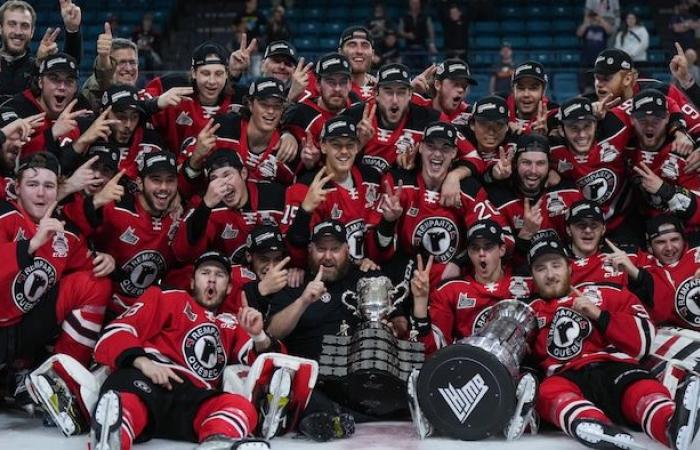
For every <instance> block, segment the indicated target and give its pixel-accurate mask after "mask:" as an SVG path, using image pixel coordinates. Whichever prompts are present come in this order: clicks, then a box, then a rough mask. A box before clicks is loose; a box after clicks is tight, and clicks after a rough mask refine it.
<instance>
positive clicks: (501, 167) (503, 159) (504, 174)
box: [493, 146, 514, 180]
mask: <svg viewBox="0 0 700 450" xmlns="http://www.w3.org/2000/svg"><path fill="white" fill-rule="evenodd" d="M498 155H499V158H498V161H496V164H495V165H494V166H493V178H494V179H495V180H505V179H507V178H510V175H511V173H512V172H513V164H512V161H513V155H514V152H513V150H506V149H504V148H503V147H502V146H501V147H499V149H498Z"/></svg>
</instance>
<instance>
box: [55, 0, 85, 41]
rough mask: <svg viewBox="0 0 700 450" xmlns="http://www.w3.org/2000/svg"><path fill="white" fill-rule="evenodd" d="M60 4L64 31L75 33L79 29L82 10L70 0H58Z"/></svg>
mask: <svg viewBox="0 0 700 450" xmlns="http://www.w3.org/2000/svg"><path fill="white" fill-rule="evenodd" d="M58 3H59V4H60V5H61V17H62V18H63V25H65V27H66V31H70V32H71V33H75V32H76V31H78V30H79V29H80V22H81V21H82V12H81V11H80V7H79V6H77V5H76V4H74V3H73V2H72V0H58Z"/></svg>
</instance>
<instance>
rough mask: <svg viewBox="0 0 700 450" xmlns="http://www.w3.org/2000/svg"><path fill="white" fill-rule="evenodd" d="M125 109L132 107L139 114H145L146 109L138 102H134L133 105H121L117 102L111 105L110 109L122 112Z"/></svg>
mask: <svg viewBox="0 0 700 450" xmlns="http://www.w3.org/2000/svg"><path fill="white" fill-rule="evenodd" d="M127 109H133V110H135V111H137V112H138V113H139V114H146V111H145V110H144V109H143V108H142V107H141V106H139V105H138V104H135V105H123V104H122V105H120V104H118V103H117V104H114V105H112V111H115V112H124V111H126V110H127Z"/></svg>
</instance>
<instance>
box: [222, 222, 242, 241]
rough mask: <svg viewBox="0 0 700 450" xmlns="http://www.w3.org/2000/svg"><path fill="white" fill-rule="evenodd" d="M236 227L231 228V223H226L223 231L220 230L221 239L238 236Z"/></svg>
mask: <svg viewBox="0 0 700 450" xmlns="http://www.w3.org/2000/svg"><path fill="white" fill-rule="evenodd" d="M238 232H239V231H238V229H237V228H233V225H231V224H230V223H227V224H226V226H225V227H224V231H222V232H221V239H236V238H237V237H238Z"/></svg>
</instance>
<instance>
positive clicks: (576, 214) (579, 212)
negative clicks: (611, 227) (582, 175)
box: [566, 199, 605, 224]
mask: <svg viewBox="0 0 700 450" xmlns="http://www.w3.org/2000/svg"><path fill="white" fill-rule="evenodd" d="M584 219H591V220H595V221H596V222H600V223H603V224H604V223H605V216H603V211H602V210H601V209H600V206H598V204H596V203H595V202H592V201H590V200H585V199H584V200H579V201H577V202H574V204H573V205H571V208H569V212H568V213H567V214H566V223H567V224H572V223H576V222H580V221H582V220H584Z"/></svg>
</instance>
